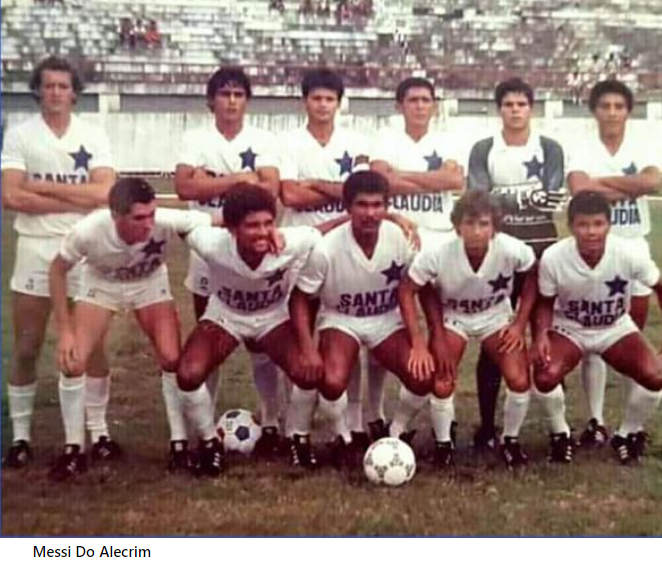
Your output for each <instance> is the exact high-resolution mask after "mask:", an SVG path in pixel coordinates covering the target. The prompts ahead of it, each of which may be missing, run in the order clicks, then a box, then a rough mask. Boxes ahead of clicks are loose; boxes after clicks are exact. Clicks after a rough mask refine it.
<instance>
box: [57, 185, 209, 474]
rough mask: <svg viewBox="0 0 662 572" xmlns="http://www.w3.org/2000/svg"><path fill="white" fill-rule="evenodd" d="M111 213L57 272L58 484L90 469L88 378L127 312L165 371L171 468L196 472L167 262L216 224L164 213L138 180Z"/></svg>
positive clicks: (85, 231) (62, 256) (62, 259)
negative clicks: (72, 278)
mask: <svg viewBox="0 0 662 572" xmlns="http://www.w3.org/2000/svg"><path fill="white" fill-rule="evenodd" d="M109 206H110V209H104V210H99V211H97V212H95V213H93V214H91V215H89V216H88V217H86V218H85V219H83V220H82V221H80V222H79V223H77V224H76V225H75V226H74V227H73V228H72V229H71V230H70V231H69V233H68V234H67V235H66V236H65V237H64V240H63V241H62V245H61V246H60V249H59V253H58V254H57V255H56V257H55V259H54V260H53V262H52V263H51V266H50V289H51V297H52V301H53V308H54V313H55V318H56V321H57V328H58V364H59V366H60V371H61V374H60V407H61V410H62V418H63V421H64V429H65V443H66V445H65V448H64V452H63V453H62V455H60V456H59V457H58V458H57V459H56V461H55V464H54V465H53V467H52V469H51V471H50V477H51V478H52V479H53V480H56V481H62V480H66V479H69V478H71V477H73V476H74V475H76V474H78V473H80V472H83V471H85V469H86V466H87V462H86V461H87V460H86V455H85V432H84V398H85V391H86V390H87V388H86V386H85V379H84V373H85V370H86V368H87V363H88V361H89V359H90V356H91V355H92V352H93V350H94V348H95V347H98V346H100V345H102V344H103V340H104V338H105V336H106V334H107V332H108V329H109V326H110V322H111V319H112V317H113V315H114V314H115V313H117V312H118V311H122V310H126V311H128V310H131V311H133V313H134V314H135V316H136V319H137V320H138V324H139V325H140V328H141V329H142V330H143V331H144V332H145V334H146V335H147V337H148V338H149V339H150V341H151V343H152V345H153V347H154V349H155V351H156V355H157V359H158V362H159V366H160V367H161V371H162V373H161V383H162V389H163V396H164V400H165V403H166V413H167V416H168V422H169V425H170V439H171V440H170V459H169V468H170V469H171V470H178V469H189V468H191V459H190V456H189V452H188V440H187V439H188V436H187V427H186V422H185V418H184V414H183V411H182V405H181V399H180V395H179V390H178V388H177V381H176V378H175V372H176V369H177V362H178V360H179V353H180V346H181V344H180V334H179V320H178V316H177V310H176V308H175V304H174V302H173V299H172V295H171V294H170V285H169V282H168V270H167V268H166V265H165V257H166V247H167V243H168V241H169V240H170V239H171V238H172V237H173V236H175V235H185V234H186V233H188V232H190V231H191V230H193V228H194V227H195V226H196V225H207V226H209V225H210V224H211V217H210V216H209V215H208V214H205V213H201V212H198V211H182V210H177V209H157V208H156V201H155V195H154V190H153V189H152V187H151V186H150V185H149V184H148V183H147V182H145V181H144V180H142V179H137V178H126V179H120V180H119V181H118V182H117V183H115V185H113V187H112V189H111V190H110V197H109ZM81 262H82V288H81V291H80V294H79V295H78V296H77V297H76V304H75V307H74V310H73V312H72V311H70V309H69V306H68V304H67V290H66V282H67V275H68V274H69V273H70V272H71V271H72V269H73V268H75V267H76V265H77V264H79V263H81ZM203 390H205V391H206V389H204V388H203Z"/></svg>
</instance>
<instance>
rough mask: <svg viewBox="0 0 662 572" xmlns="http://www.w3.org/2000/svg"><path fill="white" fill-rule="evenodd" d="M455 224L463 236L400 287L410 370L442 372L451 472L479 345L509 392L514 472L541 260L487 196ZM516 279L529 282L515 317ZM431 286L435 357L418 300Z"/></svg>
mask: <svg viewBox="0 0 662 572" xmlns="http://www.w3.org/2000/svg"><path fill="white" fill-rule="evenodd" d="M451 220H452V222H453V225H454V227H455V230H456V235H455V236H451V237H449V238H446V239H444V240H441V241H439V242H438V243H436V244H434V245H429V246H428V247H426V248H424V249H423V251H422V252H421V253H419V254H418V255H417V256H416V258H415V259H414V261H413V262H412V265H411V267H410V268H409V271H408V273H407V276H406V277H405V279H404V280H403V282H402V284H401V286H400V307H401V309H402V316H403V318H404V320H405V323H406V324H407V330H408V332H409V335H410V337H411V340H412V345H413V348H412V352H411V358H410V360H409V367H410V369H411V371H412V374H413V375H415V376H417V377H427V376H428V375H431V374H432V373H433V372H435V376H434V385H433V390H432V391H433V395H432V397H431V399H430V408H431V417H432V425H433V430H434V435H435V439H436V442H437V443H436V449H435V463H436V464H437V465H438V466H439V467H445V466H451V465H453V462H454V460H453V456H454V454H453V450H454V444H453V441H452V439H451V423H452V421H453V419H454V417H455V412H454V404H453V394H454V391H455V383H456V372H457V368H458V365H459V363H460V360H461V359H462V355H463V354H464V350H465V348H466V345H467V341H468V340H469V338H476V339H478V340H479V341H480V342H481V346H482V349H483V351H485V352H487V354H488V355H489V357H490V358H491V359H492V360H494V362H495V363H496V364H497V365H498V366H499V369H500V370H501V371H502V372H503V375H504V377H505V379H506V384H507V386H508V391H507V394H506V402H505V405H504V429H503V436H502V440H501V447H500V450H501V454H502V457H503V459H504V461H505V463H506V465H507V466H508V467H509V468H514V467H517V466H520V465H524V464H525V463H526V461H527V457H526V454H525V453H524V452H523V450H522V448H521V446H520V444H519V440H518V438H519V431H520V428H521V426H522V423H523V422H524V418H525V417H526V413H527V410H528V406H529V387H530V381H529V372H528V361H527V357H526V348H525V342H524V333H525V330H526V325H527V323H528V319H529V316H530V314H531V310H532V308H533V304H534V302H535V295H536V290H535V288H536V284H535V255H534V253H533V249H532V248H531V247H530V246H527V245H526V244H524V243H523V242H522V241H520V240H518V239H516V238H514V237H512V236H509V235H507V234H503V233H500V232H498V229H499V222H500V216H499V213H498V210H497V208H496V207H495V203H494V202H493V200H492V198H491V197H490V196H489V195H487V194H485V193H482V192H478V191H474V192H468V193H466V194H465V195H463V196H462V198H461V199H460V200H459V201H458V202H457V203H456V205H455V207H454V209H453V212H452V214H451ZM516 273H523V274H524V276H523V280H524V286H523V291H522V297H521V299H520V303H519V307H518V309H517V314H516V316H514V317H513V311H512V307H511V304H510V295H511V291H512V287H513V282H514V279H515V274H516ZM428 283H432V285H433V286H434V287H435V288H436V289H437V291H438V295H439V299H440V301H441V306H442V308H441V312H438V313H435V314H436V315H430V314H431V313H430V311H429V309H430V308H431V306H430V305H427V306H424V310H425V312H426V318H427V321H428V324H430V328H431V340H430V345H431V348H432V353H430V351H429V350H428V347H427V344H426V342H425V339H424V337H423V334H422V332H421V329H420V326H419V323H418V316H417V312H416V304H415V296H414V295H415V293H416V292H417V291H419V290H420V289H421V288H422V287H423V286H424V285H426V284H428ZM442 314H443V315H442ZM435 362H436V363H435Z"/></svg>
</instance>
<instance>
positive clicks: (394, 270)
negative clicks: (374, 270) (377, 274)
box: [382, 260, 405, 286]
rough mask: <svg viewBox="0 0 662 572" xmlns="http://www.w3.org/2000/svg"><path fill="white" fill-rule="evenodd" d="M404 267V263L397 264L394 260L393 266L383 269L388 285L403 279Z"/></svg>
mask: <svg viewBox="0 0 662 572" xmlns="http://www.w3.org/2000/svg"><path fill="white" fill-rule="evenodd" d="M404 269H405V265H404V264H397V263H396V262H395V260H393V261H392V262H391V266H389V267H388V268H387V269H386V270H382V274H383V275H384V276H386V285H387V286H388V285H389V284H390V283H391V282H400V280H401V279H402V271H403V270H404Z"/></svg>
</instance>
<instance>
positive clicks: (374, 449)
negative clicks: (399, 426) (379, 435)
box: [363, 437, 416, 487]
mask: <svg viewBox="0 0 662 572" xmlns="http://www.w3.org/2000/svg"><path fill="white" fill-rule="evenodd" d="M363 470H364V471H365V476H366V477H368V480H369V481H371V482H373V483H375V484H377V485H389V486H392V487H397V486H400V485H403V484H405V483H406V482H408V481H410V480H411V479H412V477H413V476H414V473H415V472H416V457H415V456H414V451H413V450H412V448H411V447H410V446H409V445H407V443H405V442H404V441H400V439H396V438H395V437H384V438H383V439H380V440H379V441H375V442H374V443H373V444H372V445H370V447H368V450H367V451H366V452H365V457H363Z"/></svg>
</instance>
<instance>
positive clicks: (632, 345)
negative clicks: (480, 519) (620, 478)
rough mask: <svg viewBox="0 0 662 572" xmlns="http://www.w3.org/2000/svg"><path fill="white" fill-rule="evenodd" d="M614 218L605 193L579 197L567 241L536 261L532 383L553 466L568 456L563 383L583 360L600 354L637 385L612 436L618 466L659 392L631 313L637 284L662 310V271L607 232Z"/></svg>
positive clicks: (656, 365) (652, 357) (657, 362)
mask: <svg viewBox="0 0 662 572" xmlns="http://www.w3.org/2000/svg"><path fill="white" fill-rule="evenodd" d="M612 213H613V209H612V208H611V207H610V204H609V202H608V199H607V198H606V197H605V196H604V193H600V192H594V191H583V192H579V193H577V194H576V195H575V196H574V197H573V198H572V200H571V201H570V205H569V207H568V225H569V227H570V230H571V232H572V236H571V237H568V238H565V239H563V240H561V241H559V242H558V243H556V244H555V245H553V246H551V247H550V248H549V249H547V250H546V251H545V253H544V254H543V257H542V260H541V262H540V274H539V290H540V299H539V302H538V307H537V309H536V338H535V343H534V349H535V354H536V358H535V360H536V367H535V369H534V382H535V386H536V388H537V390H538V392H539V394H540V398H541V400H542V403H543V406H544V409H545V412H546V414H547V417H548V420H549V424H550V428H551V431H552V434H551V437H550V444H551V448H550V459H551V460H552V461H556V462H562V463H569V462H571V461H572V457H573V440H572V439H571V437H570V429H569V427H568V424H567V422H566V419H565V398H564V389H563V385H562V384H561V380H562V379H563V378H564V377H565V376H566V375H567V374H569V373H570V372H571V371H572V370H573V369H574V368H575V366H576V365H577V364H578V363H579V361H580V360H581V359H582V357H583V356H584V355H586V354H596V355H599V356H601V357H602V359H603V360H604V361H606V362H607V364H609V365H610V366H611V367H612V368H614V369H615V370H616V371H618V372H620V373H622V374H623V375H625V376H628V377H630V378H632V379H633V380H634V381H635V382H636V384H635V385H634V386H633V387H632V388H631V389H630V391H629V392H628V394H627V395H626V398H625V406H624V412H623V419H622V421H621V425H620V427H619V428H618V430H617V431H616V432H615V434H614V436H613V438H612V446H613V448H614V451H615V452H616V455H617V456H618V459H619V460H620V461H621V463H624V464H627V463H630V462H632V461H636V460H638V459H639V458H640V457H641V455H642V454H643V450H644V445H645V443H644V439H643V436H642V435H641V432H640V430H641V427H642V425H643V424H644V423H645V422H646V420H647V419H648V418H649V417H650V416H651V415H652V414H653V412H654V411H655V408H656V407H657V404H658V403H659V400H660V396H661V395H662V392H661V391H660V390H661V389H662V360H661V359H660V356H659V354H657V353H656V351H655V350H654V349H653V348H652V347H651V346H650V345H649V344H648V342H647V341H646V340H645V339H644V337H643V335H642V334H641V331H640V330H639V328H638V327H637V325H636V323H635V322H634V320H633V319H632V316H631V315H630V313H629V309H630V303H631V299H632V292H633V291H634V289H635V288H636V284H637V283H641V284H643V285H645V286H647V287H648V288H652V289H653V290H655V293H656V295H657V298H658V302H659V304H660V306H661V307H662V281H660V271H659V269H658V268H657V266H656V265H655V263H654V262H653V260H652V259H651V257H650V256H649V253H648V252H647V251H646V250H643V249H637V248H632V245H631V242H630V241H629V240H628V239H624V238H622V237H620V236H618V235H615V234H612V233H610V232H609V230H610V227H611V224H610V220H611V219H612V216H613V214H612Z"/></svg>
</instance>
